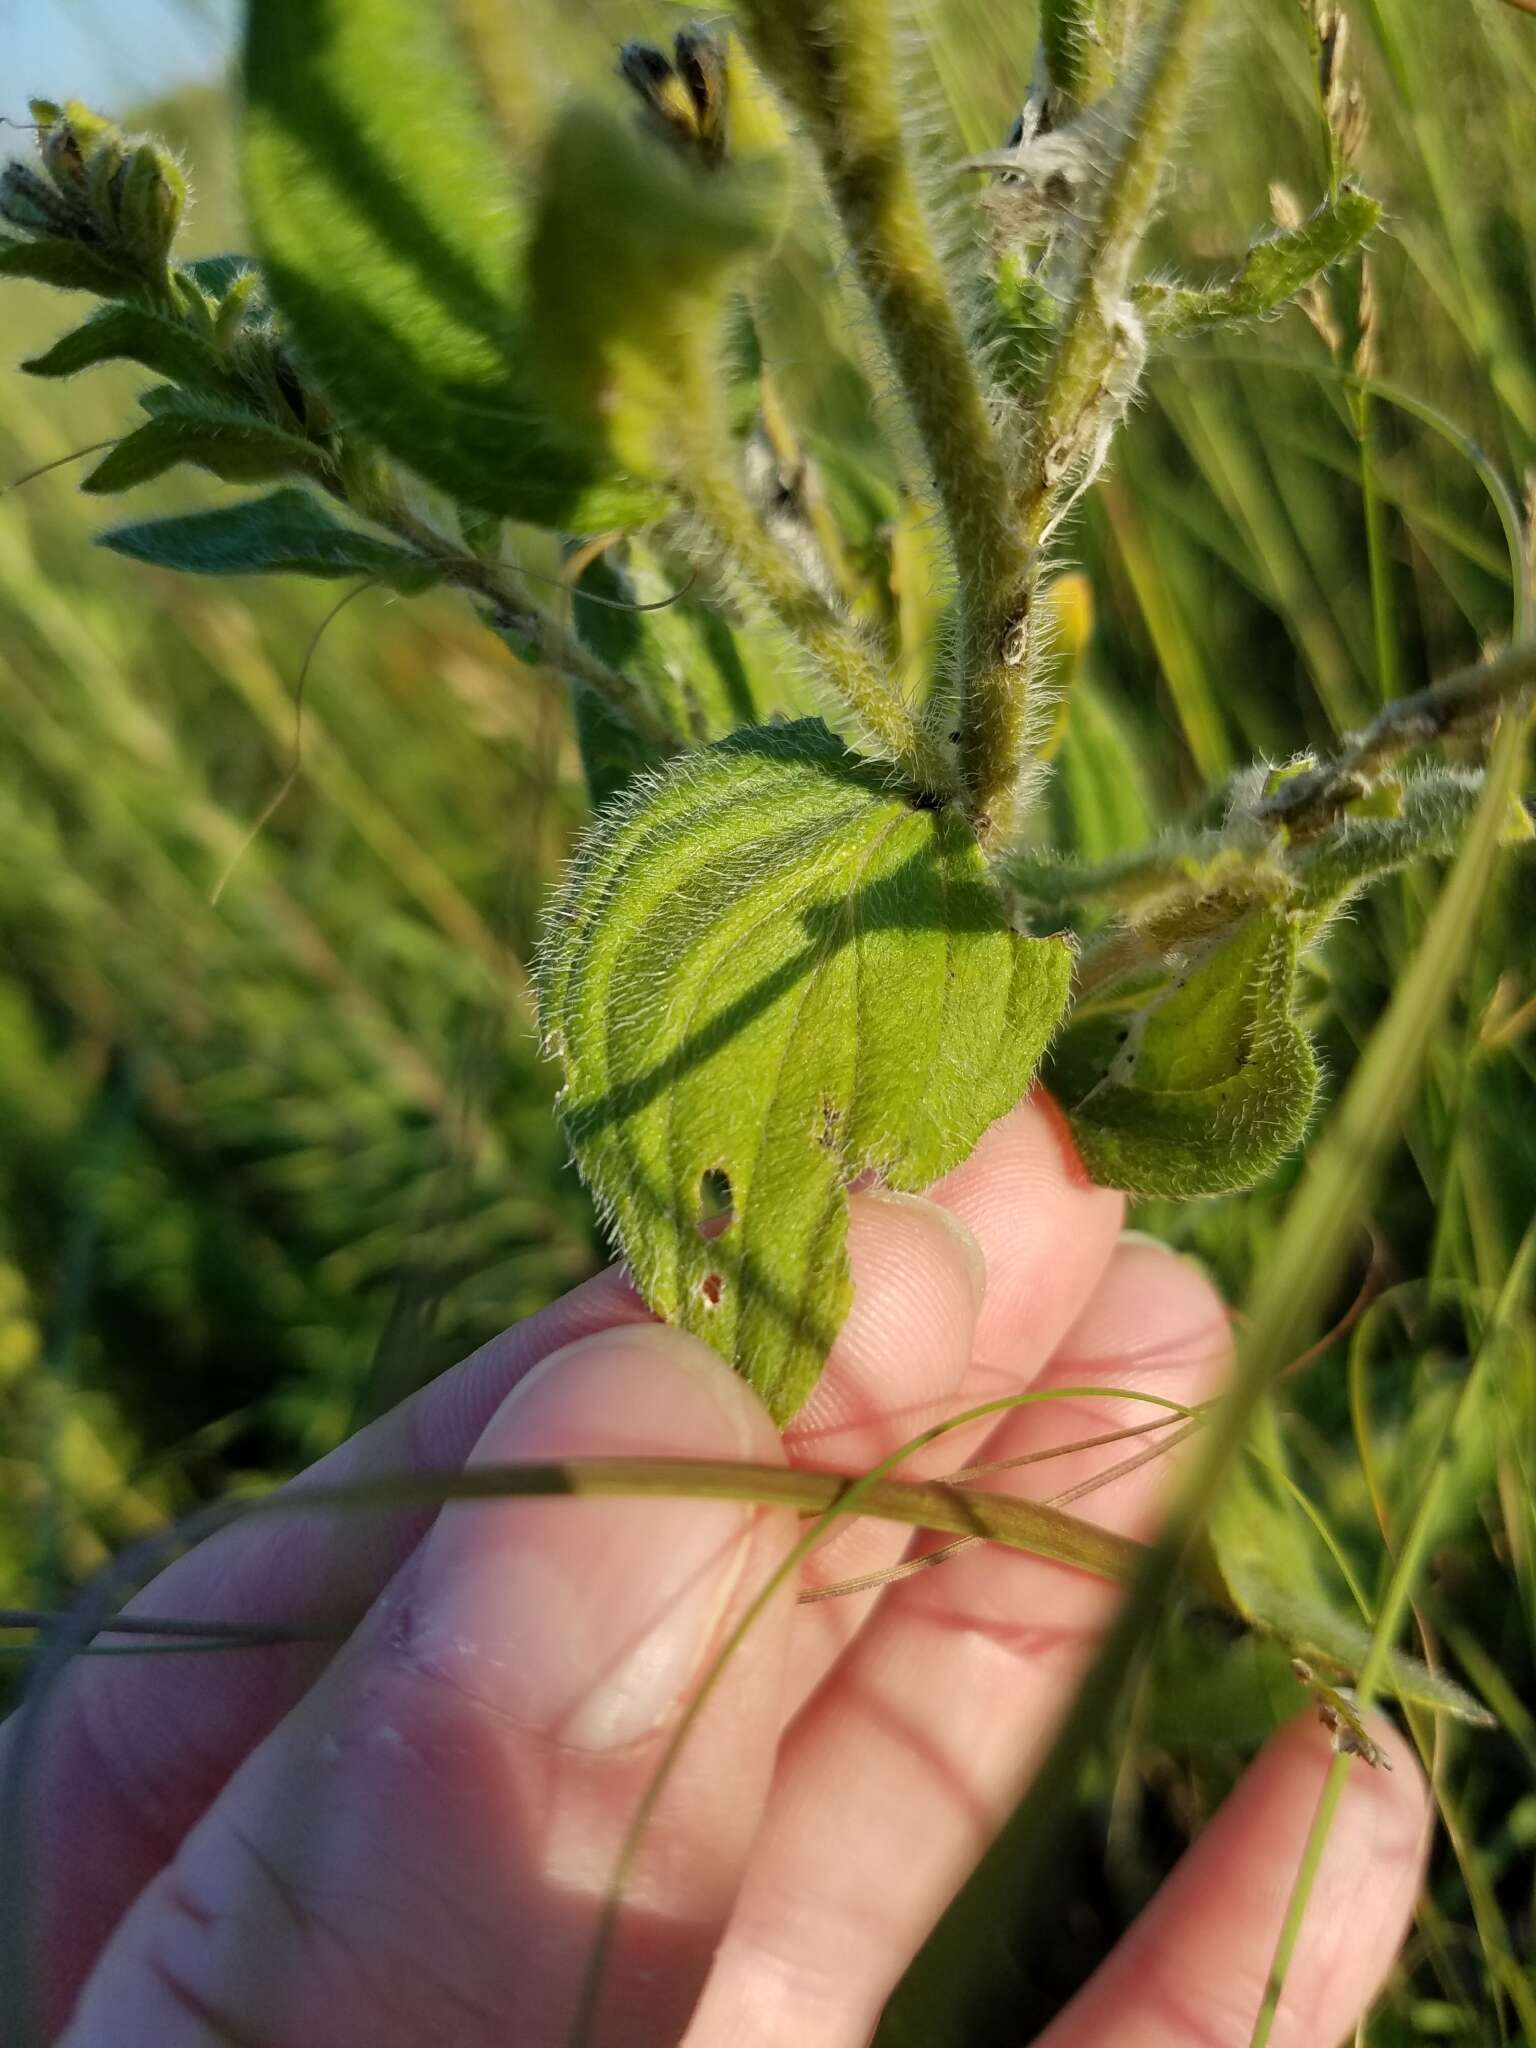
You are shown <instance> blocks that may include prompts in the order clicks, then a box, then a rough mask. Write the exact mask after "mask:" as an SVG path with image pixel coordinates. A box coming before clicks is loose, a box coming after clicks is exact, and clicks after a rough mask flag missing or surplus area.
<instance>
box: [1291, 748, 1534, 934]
mask: <svg viewBox="0 0 1536 2048" xmlns="http://www.w3.org/2000/svg"><path fill="white" fill-rule="evenodd" d="M1482 790H1483V778H1482V775H1481V774H1479V773H1474V772H1472V771H1469V770H1465V769H1456V768H1426V769H1424V770H1423V771H1422V772H1421V773H1419V774H1417V775H1413V776H1410V777H1408V779H1407V780H1406V781H1404V782H1397V781H1395V780H1393V781H1389V782H1386V783H1383V784H1381V785H1379V786H1378V789H1377V790H1376V791H1375V792H1374V793H1373V794H1374V796H1375V797H1376V799H1377V801H1376V802H1375V803H1374V805H1370V806H1368V805H1367V804H1365V803H1362V804H1359V805H1356V806H1354V807H1352V808H1351V810H1350V811H1349V812H1348V813H1346V815H1345V816H1344V817H1343V818H1342V819H1341V820H1340V822H1339V823H1338V824H1337V825H1336V826H1334V827H1333V828H1332V829H1331V830H1330V831H1328V832H1327V833H1324V834H1322V835H1320V836H1319V838H1318V839H1317V840H1316V841H1314V842H1313V843H1311V844H1310V845H1306V846H1303V847H1301V848H1300V849H1298V851H1297V854H1296V856H1295V863H1296V870H1297V892H1298V900H1299V901H1300V902H1302V903H1305V904H1308V905H1316V906H1319V907H1321V906H1327V905H1331V904H1334V903H1337V902H1338V901H1339V900H1340V899H1341V898H1343V897H1346V896H1349V895H1351V894H1353V893H1354V891H1355V890H1357V889H1360V888H1363V887H1364V886H1365V885H1366V884H1367V883H1369V882H1373V881H1376V880H1377V879H1378V878H1379V877H1380V876H1382V875H1385V874H1389V873H1390V872H1391V871H1392V869H1394V868H1400V867H1403V866H1405V865H1406V864H1407V863H1408V862H1409V861H1413V860H1428V859H1439V860H1445V859H1448V858H1449V857H1450V856H1451V855H1452V854H1453V853H1455V851H1456V849H1457V847H1458V846H1460V844H1461V840H1462V835H1463V834H1464V833H1465V831H1466V829H1467V826H1468V825H1469V824H1470V823H1471V821H1472V813H1473V812H1474V811H1475V810H1476V809H1477V802H1478V798H1479V797H1480V796H1481V795H1482ZM1530 837H1531V822H1530V819H1529V817H1528V816H1527V814H1526V812H1525V809H1524V806H1523V805H1522V804H1521V803H1520V801H1519V800H1518V798H1517V799H1516V800H1515V801H1514V802H1513V803H1512V805H1511V807H1510V816H1509V823H1508V825H1507V826H1506V828H1505V833H1504V838H1505V843H1506V844H1515V843H1517V842H1519V841H1521V840H1525V839H1529V838H1530Z"/></svg>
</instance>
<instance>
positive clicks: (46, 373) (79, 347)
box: [21, 305, 240, 397]
mask: <svg viewBox="0 0 1536 2048" xmlns="http://www.w3.org/2000/svg"><path fill="white" fill-rule="evenodd" d="M123 360H127V361H129V362H135V363H142V364H143V365H144V366H145V368H146V369H150V370H154V371H155V372H156V373H157V374H158V375H159V376H162V377H169V378H170V379H172V381H173V382H175V383H177V384H187V385H191V386H192V387H193V388H194V389H196V390H200V391H209V392H214V393H216V394H218V395H220V396H223V397H233V396H238V394H239V389H240V385H239V379H238V378H237V377H236V376H235V374H234V373H233V371H231V370H230V369H229V367H228V366H227V364H225V363H223V362H221V361H220V359H219V356H218V354H217V352H216V351H215V350H213V349H211V348H210V347H209V346H208V344H207V343H206V342H205V341H201V340H199V339H198V337H197V336H196V335H195V334H193V333H191V332H190V331H189V330H188V329H187V328H186V327H183V326H182V325H180V324H179V323H178V322H177V321H175V320H167V319H166V318H165V317H164V315H163V314H160V313H151V312H150V311H148V310H147V308H145V307H142V306H124V305H118V306H104V307H103V308H102V310H101V311H100V312H99V313H95V314H93V315H92V316H91V318H90V319H89V320H87V321H86V323H85V325H84V326H83V327H77V328H75V329H74V330H73V332H72V333H69V334H66V335H64V336H62V337H61V339H60V340H58V341H56V342H55V343H54V345H53V347H52V348H50V349H46V350H45V351H44V352H43V354H42V355H40V356H33V357H31V358H30V359H29V360H28V361H26V362H24V363H23V364H22V366H21V367H22V368H23V369H24V370H26V371H27V372H28V373H29V374H30V375H31V376H33V377H73V376H74V375H75V374H76V373H77V372H78V371H80V370H89V369H94V368H95V366H96V365H97V364H98V363H111V362H120V361H123Z"/></svg>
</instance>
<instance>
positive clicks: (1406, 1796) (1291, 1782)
mask: <svg viewBox="0 0 1536 2048" xmlns="http://www.w3.org/2000/svg"><path fill="white" fill-rule="evenodd" d="M1363 1718H1364V1721H1365V1726H1366V1732H1367V1733H1368V1734H1369V1736H1370V1737H1371V1740H1372V1741H1373V1742H1374V1743H1375V1744H1376V1745H1377V1747H1378V1749H1379V1750H1380V1751H1381V1754H1382V1760H1381V1762H1380V1763H1377V1764H1375V1765H1372V1764H1368V1763H1366V1762H1365V1761H1364V1760H1363V1759H1359V1760H1357V1761H1356V1762H1355V1763H1354V1764H1352V1765H1351V1768H1350V1770H1349V1773H1348V1775H1347V1777H1346V1778H1345V1780H1344V1790H1343V1793H1342V1795H1341V1798H1340V1802H1339V1812H1338V1815H1337V1816H1336V1819H1335V1824H1334V1825H1335V1831H1337V1830H1339V1829H1342V1830H1343V1831H1344V1836H1345V1844H1344V1846H1345V1848H1346V1849H1348V1848H1349V1846H1350V1837H1352V1836H1355V1837H1358V1844H1359V1847H1360V1849H1361V1851H1362V1852H1363V1854H1364V1855H1365V1856H1366V1857H1367V1858H1368V1860H1369V1861H1370V1862H1372V1863H1373V1864H1377V1865H1380V1866H1381V1868H1382V1870H1383V1871H1385V1872H1387V1873H1390V1874H1396V1875H1402V1874H1404V1873H1405V1872H1406V1873H1412V1872H1416V1871H1417V1869H1418V1868H1419V1866H1420V1864H1421V1863H1422V1860H1423V1854H1424V1850H1425V1848H1426V1846H1427V1843H1428V1839H1429V1832H1430V1828H1431V1826H1432V1823H1433V1818H1434V1810H1433V1800H1432V1797H1431V1793H1430V1787H1429V1781H1428V1779H1427V1778H1426V1777H1425V1775H1424V1769H1423V1766H1422V1765H1421V1764H1420V1762H1419V1756H1418V1752H1417V1750H1416V1749H1415V1748H1414V1746H1413V1744H1412V1743H1411V1742H1410V1741H1409V1740H1408V1738H1407V1736H1406V1735H1404V1734H1403V1732H1402V1730H1401V1729H1400V1728H1399V1727H1398V1726H1397V1723H1396V1722H1395V1721H1393V1720H1392V1719H1391V1718H1390V1716H1389V1715H1387V1714H1384V1713H1382V1712H1381V1711H1380V1710H1379V1709H1377V1708H1372V1709H1371V1710H1370V1712H1368V1713H1367V1714H1366V1715H1365V1716H1364V1717H1363ZM1337 1753H1338V1752H1337V1747H1336V1742H1335V1737H1334V1736H1333V1734H1332V1733H1331V1731H1330V1730H1329V1729H1328V1728H1326V1727H1325V1726H1324V1725H1323V1723H1322V1721H1321V1720H1320V1719H1319V1718H1318V1716H1317V1715H1316V1714H1314V1713H1310V1712H1305V1713H1300V1714H1298V1715H1296V1716H1295V1718H1294V1719H1293V1720H1291V1721H1289V1722H1288V1723H1287V1724H1286V1726H1285V1727H1284V1728H1282V1729H1281V1730H1280V1732H1279V1733H1278V1734H1277V1735H1276V1736H1274V1737H1273V1738H1272V1740H1271V1741H1270V1743H1269V1745H1268V1746H1267V1748H1266V1749H1265V1751H1264V1754H1263V1756H1262V1757H1261V1758H1260V1760H1259V1763H1258V1764H1257V1765H1256V1766H1255V1770H1256V1771H1263V1772H1264V1773H1265V1774H1266V1775H1268V1774H1272V1775H1273V1778H1274V1781H1275V1784H1274V1792H1273V1796H1274V1797H1275V1798H1276V1799H1285V1800H1287V1801H1289V1800H1293V1799H1294V1800H1299V1801H1304V1800H1305V1799H1306V1798H1307V1797H1309V1796H1312V1797H1316V1796H1317V1795H1318V1794H1320V1793H1321V1791H1322V1788H1323V1783H1324V1781H1325V1779H1326V1778H1327V1776H1328V1773H1329V1771H1330V1770H1331V1769H1332V1768H1333V1764H1334V1761H1335V1758H1336V1756H1337ZM1413 1883H1414V1885H1415V1886H1416V1884H1417V1878H1416V1877H1414V1879H1413Z"/></svg>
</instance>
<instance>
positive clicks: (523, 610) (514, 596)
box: [361, 502, 682, 754]
mask: <svg viewBox="0 0 1536 2048" xmlns="http://www.w3.org/2000/svg"><path fill="white" fill-rule="evenodd" d="M361 509H363V510H364V512H365V513H366V516H367V517H369V518H371V519H373V520H376V521H377V522H378V524H379V525H381V526H386V527H388V528H389V530H390V531H391V532H392V533H394V534H396V535H397V536H398V537H399V538H400V539H401V540H403V541H406V542H407V543H408V544H409V545H410V546H411V547H413V548H414V549H415V550H416V551H417V553H418V554H420V555H421V556H422V558H423V559H424V560H426V561H429V562H431V563H432V565H433V567H434V568H436V569H437V571H438V573H439V574H440V575H441V576H442V578H443V580H444V582H445V583H451V584H452V585H454V587H455V588H456V589H459V590H463V591H467V592H468V593H469V594H470V595H471V596H472V597H478V598H481V599H483V600H484V601H485V602H486V603H487V604H489V605H490V606H491V608H492V613H493V624H494V623H497V622H504V623H505V625H506V627H507V628H508V629H509V630H510V629H512V628H516V629H519V630H521V631H522V632H524V633H526V635H527V637H528V638H529V639H530V640H532V641H533V642H534V643H535V645H536V646H537V647H538V649H539V653H540V655H541V657H542V658H543V659H544V660H545V661H546V662H548V664H549V665H550V667H551V668H553V669H556V670H558V671H559V673H560V674H561V675H563V676H565V677H566V678H567V679H568V680H569V681H571V682H577V683H582V684H584V685H585V686H586V687H587V688H588V689H589V690H592V691H594V692H595V693H596V695H598V696H599V697H601V698H602V699H603V701H604V703H605V704H607V705H608V706H610V708H611V709H612V710H613V711H614V712H615V713H616V714H617V715H618V716H619V717H620V718H622V719H623V720H624V722H625V724H626V725H629V726H630V727H632V728H633V730H634V731H635V732H637V733H638V734H639V735H640V737H641V738H642V739H644V740H645V741H647V742H648V743H649V744H650V745H651V746H653V747H655V748H656V749H657V750H658V752H659V753H661V754H675V753H676V752H677V750H678V748H679V746H680V745H681V744H682V740H681V738H680V736H679V735H678V734H677V733H676V732H675V731H674V730H673V729H672V727H671V726H670V725H669V724H668V723H667V721H666V720H665V719H664V718H662V717H661V716H660V715H659V714H658V713H657V712H656V710H655V709H654V708H653V707H652V705H651V704H649V703H648V702H647V700H646V698H645V696H644V693H643V692H642V691H641V690H640V688H639V687H638V685H636V684H635V683H633V682H632V681H631V680H630V679H629V677H628V676H625V675H621V674H620V673H619V671H618V670H617V669H614V668H610V667H609V666H608V664H607V662H605V661H602V660H600V659H599V658H598V656H597V655H595V654H594V653H593V652H592V650H591V649H590V648H589V647H588V646H587V645H586V644H585V643H584V642H583V641H581V640H580V639H578V638H577V636H576V634H575V633H573V632H572V631H571V629H570V628H569V627H568V626H567V625H566V624H565V622H564V621H563V620H562V619H559V618H557V617H556V616H555V615H554V613H552V612H550V611H547V610H546V609H545V608H544V606H542V605H541V604H540V603H539V602H538V601H537V600H536V599H535V598H533V597H531V596H530V595H529V593H528V592H527V591H526V590H525V589H523V588H522V586H521V585H520V584H519V583H518V581H517V579H516V572H515V571H514V570H509V569H504V568H501V567H499V566H497V565H495V564H492V563H490V562H484V561H482V560H481V559H480V558H479V556H478V555H473V554H471V553H469V552H468V550H466V549H464V548H461V547H457V546H455V545H454V543H453V542H452V541H450V540H449V539H448V538H447V537H446V535H444V534H440V533H438V532H437V531H436V530H435V529H434V528H433V527H431V526H429V525H428V524H427V523H426V521H425V520H422V519H418V518H417V517H416V515H415V514H414V513H412V512H409V511H407V510H406V508H405V507H404V506H403V505H401V504H400V503H398V502H395V503H392V504H381V505H370V506H367V507H364V508H361Z"/></svg>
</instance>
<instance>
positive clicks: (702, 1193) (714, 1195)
mask: <svg viewBox="0 0 1536 2048" xmlns="http://www.w3.org/2000/svg"><path fill="white" fill-rule="evenodd" d="M698 1224H699V1235H700V1237H704V1238H710V1237H719V1236H720V1234H721V1233H722V1232H723V1231H726V1230H729V1229H730V1226H731V1177H730V1175H729V1174H728V1173H727V1172H726V1170H725V1168H724V1167H723V1166H712V1167H710V1169H709V1171H708V1172H707V1173H703V1174H701V1175H700V1176H699V1215H698Z"/></svg>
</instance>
